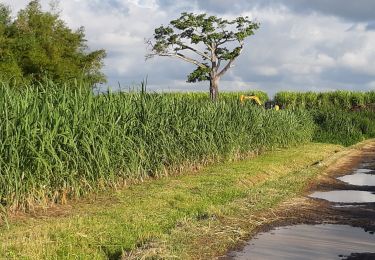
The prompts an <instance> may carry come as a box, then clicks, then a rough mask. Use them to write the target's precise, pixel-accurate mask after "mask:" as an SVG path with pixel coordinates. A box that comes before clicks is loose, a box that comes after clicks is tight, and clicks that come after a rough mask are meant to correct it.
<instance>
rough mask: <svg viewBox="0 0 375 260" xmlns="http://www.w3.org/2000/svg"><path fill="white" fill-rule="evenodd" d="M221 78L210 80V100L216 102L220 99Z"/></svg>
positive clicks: (216, 77)
mask: <svg viewBox="0 0 375 260" xmlns="http://www.w3.org/2000/svg"><path fill="white" fill-rule="evenodd" d="M219 79H220V78H219V77H218V76H215V77H213V78H211V79H210V98H211V100H212V101H216V100H218V98H219Z"/></svg>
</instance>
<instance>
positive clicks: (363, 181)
mask: <svg viewBox="0 0 375 260" xmlns="http://www.w3.org/2000/svg"><path fill="white" fill-rule="evenodd" d="M338 179H339V180H340V181H343V182H346V183H348V184H352V185H359V186H375V175H373V174H366V173H355V174H352V175H346V176H343V177H340V178H338Z"/></svg>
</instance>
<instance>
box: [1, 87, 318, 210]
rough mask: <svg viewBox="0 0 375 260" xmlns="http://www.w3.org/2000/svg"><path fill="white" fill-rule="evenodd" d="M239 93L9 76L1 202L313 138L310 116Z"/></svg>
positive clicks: (51, 195) (49, 196)
mask: <svg viewBox="0 0 375 260" xmlns="http://www.w3.org/2000/svg"><path fill="white" fill-rule="evenodd" d="M46 84H47V83H46ZM46 90H48V91H46ZM236 95H237V94H225V95H223V96H224V98H223V99H222V100H221V101H220V102H215V103H213V102H207V95H203V94H192V95H183V94H178V95H175V94H142V93H140V94H138V93H131V94H127V93H119V94H106V95H99V96H95V95H93V94H92V93H91V92H90V91H88V90H87V87H85V86H79V85H74V86H69V85H59V86H55V85H53V84H52V83H48V85H41V86H40V87H39V88H34V87H33V86H29V87H27V86H26V87H25V88H23V89H20V88H10V87H9V86H8V85H6V84H5V83H3V84H1V85H0V117H1V118H2V120H1V121H0V154H1V156H0V169H1V174H0V175H1V178H0V200H1V203H2V204H3V205H6V206H7V207H11V206H20V205H25V204H26V203H27V202H29V203H32V202H35V201H48V200H52V201H58V200H60V199H63V198H64V196H65V194H67V195H68V196H71V197H75V196H80V195H83V194H86V193H88V192H90V191H95V190H98V189H100V188H103V187H107V186H113V185H116V184H117V183H119V182H121V180H124V179H127V178H142V177H145V176H158V175H163V174H164V172H165V171H166V170H171V171H173V170H175V169H180V168H181V167H183V165H186V164H193V165H194V164H197V163H204V162H207V161H217V160H220V159H225V158H227V159H231V158H234V157H236V156H238V155H239V154H243V153H248V152H258V151H261V150H267V149H272V148H275V147H287V146H291V145H297V144H300V143H305V142H308V141H310V140H311V138H312V135H313V131H314V127H313V122H312V118H311V116H310V115H309V114H308V113H306V112H298V111H287V110H286V111H272V110H265V109H263V108H260V107H255V106H250V105H249V106H241V105H240V103H239V99H238V97H237V96H236ZM195 96H201V98H195Z"/></svg>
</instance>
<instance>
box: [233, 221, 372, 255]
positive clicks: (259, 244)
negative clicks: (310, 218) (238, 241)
mask: <svg viewBox="0 0 375 260" xmlns="http://www.w3.org/2000/svg"><path fill="white" fill-rule="evenodd" d="M374 245H375V236H374V235H371V234H369V233H366V232H365V231H364V230H363V229H361V228H355V227H350V226H344V225H315V226H311V225H297V226H291V227H282V228H277V229H275V230H273V231H271V232H269V233H261V234H259V235H258V236H256V238H255V239H253V240H251V241H250V242H249V244H248V245H247V246H246V247H245V248H244V250H243V251H241V252H233V253H230V254H229V257H230V258H232V259H239V260H241V259H255V260H256V259H261V260H272V259H290V260H297V259H298V260H300V259H342V258H343V257H346V256H350V255H351V254H352V253H375V246H374Z"/></svg>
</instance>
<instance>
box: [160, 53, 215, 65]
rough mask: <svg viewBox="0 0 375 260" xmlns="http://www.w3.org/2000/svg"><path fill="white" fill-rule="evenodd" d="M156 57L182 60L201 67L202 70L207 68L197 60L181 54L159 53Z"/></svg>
mask: <svg viewBox="0 0 375 260" xmlns="http://www.w3.org/2000/svg"><path fill="white" fill-rule="evenodd" d="M158 55H159V56H164V57H176V58H179V59H182V60H184V61H187V62H190V63H193V64H195V65H197V66H199V67H201V68H202V69H206V68H208V67H207V66H206V65H205V64H203V63H201V62H199V61H197V60H194V59H192V58H189V57H186V56H185V55H183V54H181V53H160V54H158Z"/></svg>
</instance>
